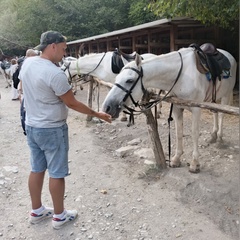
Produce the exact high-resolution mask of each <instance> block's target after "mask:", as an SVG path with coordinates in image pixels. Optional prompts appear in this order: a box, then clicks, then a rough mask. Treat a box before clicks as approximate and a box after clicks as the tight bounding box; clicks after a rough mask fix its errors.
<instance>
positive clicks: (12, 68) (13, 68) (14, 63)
mask: <svg viewBox="0 0 240 240" xmlns="http://www.w3.org/2000/svg"><path fill="white" fill-rule="evenodd" d="M17 68H18V64H17V60H16V59H15V58H14V59H12V60H11V66H10V79H12V81H11V82H12V84H11V86H12V89H11V92H12V100H13V101H14V100H19V98H18V91H17V87H16V85H15V84H14V80H13V76H14V73H15V72H16V70H17Z"/></svg>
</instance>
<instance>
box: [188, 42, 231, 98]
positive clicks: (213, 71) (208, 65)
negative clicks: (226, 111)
mask: <svg viewBox="0 0 240 240" xmlns="http://www.w3.org/2000/svg"><path fill="white" fill-rule="evenodd" d="M189 47H193V48H194V49H195V55H196V62H197V69H198V71H199V72H200V73H203V74H207V76H208V80H209V81H212V82H213V86H214V87H213V93H212V101H213V102H216V81H217V78H218V79H219V81H221V79H222V75H224V76H225V78H228V77H229V76H230V68H231V64H230V62H229V60H228V58H227V57H226V56H225V55H224V54H222V53H221V52H219V51H218V50H217V49H216V47H215V46H214V45H213V44H211V43H204V44H203V45H201V46H199V45H197V44H195V43H193V44H191V45H190V46H189Z"/></svg>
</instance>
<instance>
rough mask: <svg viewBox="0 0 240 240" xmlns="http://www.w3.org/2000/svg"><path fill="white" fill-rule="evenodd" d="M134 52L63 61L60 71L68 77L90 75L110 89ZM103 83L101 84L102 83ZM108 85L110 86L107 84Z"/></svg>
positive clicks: (148, 55)
mask: <svg viewBox="0 0 240 240" xmlns="http://www.w3.org/2000/svg"><path fill="white" fill-rule="evenodd" d="M135 56H136V52H133V53H131V54H124V53H120V52H116V51H108V52H103V53H90V54H86V55H84V56H83V57H79V58H78V59H77V60H74V59H71V61H68V60H67V59H63V61H64V64H63V65H62V67H61V68H62V69H63V70H64V71H65V72H66V74H67V75H68V78H71V76H80V75H82V74H86V75H91V76H93V77H96V78H97V79H99V80H100V83H102V84H103V83H104V82H107V84H106V86H110V87H112V86H113V84H114V82H115V77H116V76H117V74H118V73H119V72H120V71H121V69H122V67H123V66H124V65H126V64H127V63H128V62H129V61H133V60H134V59H135ZM153 56H156V55H155V54H152V53H145V54H142V55H141V58H142V59H149V58H152V57H153ZM101 80H102V81H103V82H102V81H101ZM108 83H110V84H108ZM121 120H122V121H126V120H127V118H126V116H123V117H122V119H121Z"/></svg>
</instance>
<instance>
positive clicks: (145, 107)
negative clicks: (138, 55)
mask: <svg viewBox="0 0 240 240" xmlns="http://www.w3.org/2000/svg"><path fill="white" fill-rule="evenodd" d="M178 54H179V56H180V59H181V66H180V69H179V71H178V75H177V77H176V79H175V81H174V83H173V85H172V87H171V88H170V90H169V91H168V92H167V93H166V94H165V95H164V96H163V97H162V98H158V99H156V100H153V101H150V102H148V103H144V104H140V103H139V102H138V101H137V102H136V101H135V100H134V99H133V97H132V95H131V94H132V90H133V89H134V87H135V86H136V84H137V83H138V81H139V80H140V81H141V88H142V91H143V94H144V93H146V92H147V90H146V88H145V87H144V85H143V81H142V77H143V70H142V67H141V69H140V71H139V70H138V69H135V68H131V67H126V68H124V69H131V70H133V71H135V72H136V73H138V78H137V79H136V81H135V82H134V84H133V85H132V87H131V88H130V89H129V90H127V89H126V88H124V87H122V86H121V85H120V84H118V83H115V85H116V86H117V87H119V88H120V89H122V90H123V91H124V92H126V95H125V96H124V98H123V103H124V102H125V101H126V100H127V98H128V97H130V98H131V101H132V103H133V104H134V106H135V107H139V108H140V110H139V111H138V110H135V109H133V108H131V107H128V106H127V105H126V104H123V106H124V107H125V108H126V109H127V110H128V111H123V112H124V113H126V114H129V115H130V118H129V124H128V126H130V125H131V124H134V115H139V114H141V113H143V112H144V111H147V110H149V109H151V108H153V107H155V106H156V105H157V104H158V103H160V102H161V101H163V100H164V99H166V97H167V96H168V95H169V93H170V92H171V91H172V89H173V88H174V86H175V85H176V83H177V81H178V79H179V77H180V75H181V73H182V68H183V59H182V54H181V53H180V52H178Z"/></svg>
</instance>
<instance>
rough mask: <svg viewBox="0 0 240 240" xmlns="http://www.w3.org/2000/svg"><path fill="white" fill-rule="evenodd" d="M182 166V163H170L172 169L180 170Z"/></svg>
mask: <svg viewBox="0 0 240 240" xmlns="http://www.w3.org/2000/svg"><path fill="white" fill-rule="evenodd" d="M180 166H181V163H171V162H170V167H172V168H179V167H180Z"/></svg>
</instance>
